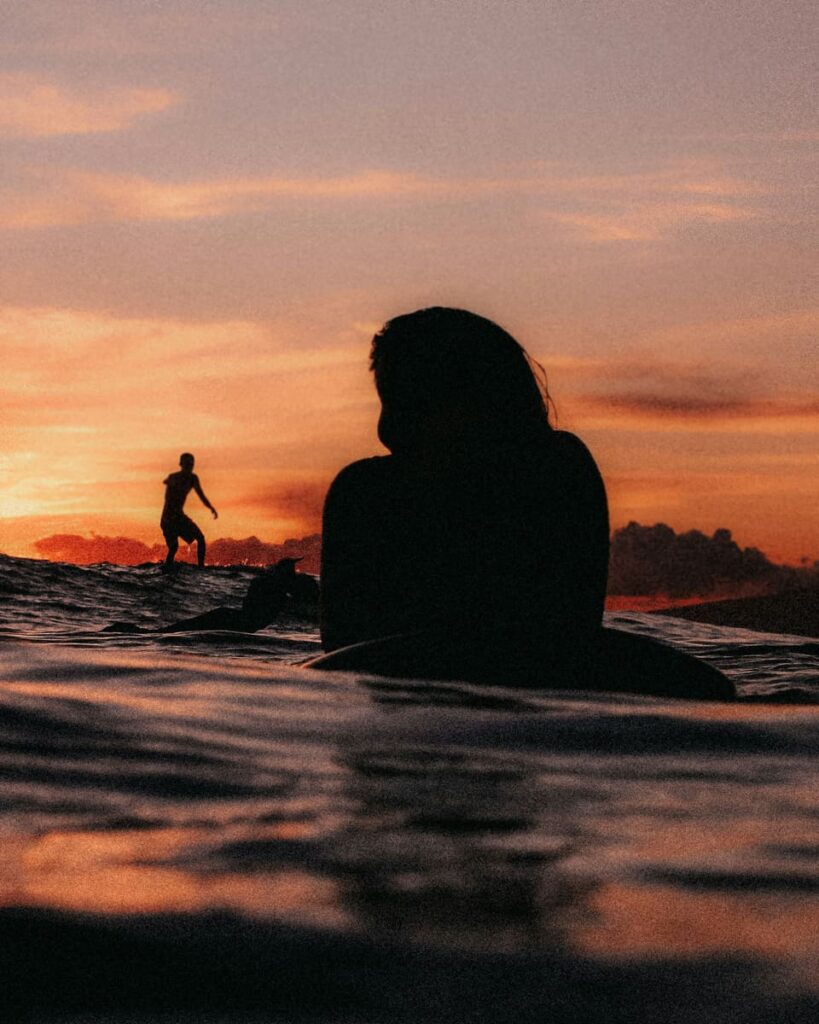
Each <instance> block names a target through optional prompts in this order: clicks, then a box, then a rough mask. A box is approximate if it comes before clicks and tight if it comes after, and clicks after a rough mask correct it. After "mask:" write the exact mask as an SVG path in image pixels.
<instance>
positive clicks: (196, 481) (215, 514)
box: [193, 476, 219, 519]
mask: <svg viewBox="0 0 819 1024" xmlns="http://www.w3.org/2000/svg"><path fill="white" fill-rule="evenodd" d="M193 489H194V490H195V491H196V493H197V495H198V496H199V500H200V501H201V502H202V504H203V505H204V506H205V508H209V509H210V511H211V515H212V516H213V518H214V519H218V518H219V513H218V512H217V511H216V509H215V508H214V507H213V505H211V503H210V502H209V501H208V499H207V497H206V496H205V492H204V491H203V490H202V485H201V484H200V483H199V477H198V476H194V478H193Z"/></svg>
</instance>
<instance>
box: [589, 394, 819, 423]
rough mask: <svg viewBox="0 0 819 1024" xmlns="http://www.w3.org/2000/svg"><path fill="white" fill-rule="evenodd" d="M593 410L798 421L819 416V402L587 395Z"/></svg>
mask: <svg viewBox="0 0 819 1024" xmlns="http://www.w3.org/2000/svg"><path fill="white" fill-rule="evenodd" d="M579 398H580V401H581V402H582V403H583V404H584V405H585V406H586V407H590V408H596V409H608V410H615V411H617V412H622V413H625V414H627V415H628V414H631V415H644V416H645V415H647V416H657V417H665V416H668V417H688V418H691V419H747V418H754V419H757V418H763V419H780V418H782V419H795V418H813V417H819V401H817V400H798V401H792V400H787V399H781V398H766V399H758V398H741V397H734V396H730V395H725V396H718V395H709V394H702V395H690V394H662V393H649V392H635V393H626V394H623V393H620V394H610V395H599V394H584V395H582V396H579Z"/></svg>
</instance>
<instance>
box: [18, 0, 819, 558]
mask: <svg viewBox="0 0 819 1024" xmlns="http://www.w3.org/2000/svg"><path fill="white" fill-rule="evenodd" d="M5 21H6V24H5V25H4V31H3V34H2V39H0V56H1V57H2V63H1V64H0V66H2V68H3V71H2V73H0V144H2V146H3V153H4V159H3V162H2V164H1V165H0V233H1V234H2V236H3V237H2V243H3V251H4V258H3V261H2V266H0V352H2V357H3V358H2V373H1V374H0V400H1V401H2V409H3V415H2V419H0V550H2V551H5V552H7V553H10V554H17V555H27V554H32V553H33V551H32V548H31V544H32V542H33V541H35V540H36V539H38V538H39V537H42V536H46V535H48V534H51V533H57V532H73V533H81V534H89V533H90V532H91V531H95V532H97V533H104V534H124V535H128V536H132V537H136V538H138V539H141V540H144V541H146V542H148V543H154V542H156V541H158V540H160V539H161V537H160V534H159V529H158V517H159V509H160V506H161V501H162V496H163V495H162V491H163V488H162V484H161V481H162V479H163V477H164V476H165V475H166V474H167V472H169V471H170V470H172V469H174V468H175V467H176V463H177V459H178V455H179V453H180V452H181V451H182V450H192V451H193V452H194V453H195V454H196V456H197V469H198V471H199V472H200V476H201V480H202V483H203V485H204V487H205V490H206V492H207V494H208V496H209V498H210V499H211V501H212V502H213V503H214V504H215V505H216V507H217V508H218V510H219V513H220V519H219V522H218V523H216V524H213V523H211V522H210V519H209V516H208V514H207V512H206V511H205V510H204V509H199V508H198V506H197V504H196V499H195V498H192V499H190V501H191V508H190V509H189V511H190V512H191V514H192V515H193V516H194V518H197V519H198V520H199V521H200V523H201V524H202V525H203V526H204V527H206V528H207V531H208V536H209V537H211V538H215V537H217V536H233V537H243V536H247V535H249V534H256V535H257V536H259V537H262V538H263V539H265V540H269V541H281V540H283V539H284V538H285V537H287V536H299V535H301V534H303V533H309V532H312V531H314V530H315V529H316V528H317V525H318V519H317V517H318V514H319V509H320V504H321V498H322V494H323V491H324V488H325V487H326V485H327V483H328V482H329V480H330V479H331V477H332V475H333V473H334V472H335V470H336V469H338V468H339V467H340V466H341V465H342V464H343V463H344V462H345V461H348V460H350V459H352V458H356V457H359V456H362V455H367V454H373V453H376V452H378V451H379V446H378V443H377V441H376V439H375V434H374V425H375V417H376V403H375V398H374V394H373V391H372V385H371V382H370V380H369V377H368V373H367V369H366V363H367V352H368V343H369V338H370V336H371V334H372V332H373V330H374V328H375V327H376V326H378V325H379V324H380V323H381V322H382V321H383V320H384V319H386V318H387V317H389V316H391V315H394V314H396V313H398V312H404V311H407V310H409V309H413V308H417V307H418V306H422V305H429V304H433V303H440V304H447V305H462V306H466V307H467V308H471V309H474V310H475V311H476V312H480V313H483V314H485V315H488V316H490V317H493V318H494V319H497V320H498V321H499V322H500V323H502V324H503V325H504V326H505V327H507V328H508V329H509V330H510V331H511V332H512V333H513V334H515V335H516V336H517V337H518V338H519V340H520V341H522V342H523V343H524V344H525V345H526V346H527V347H528V348H529V349H530V351H532V353H533V354H534V355H536V356H537V357H538V358H539V359H540V360H541V361H542V362H543V363H544V365H545V367H546V370H547V372H548V375H549V382H550V388H551V390H552V392H553V395H554V398H555V401H556V404H557V407H558V411H559V414H560V424H561V425H562V426H565V427H567V428H569V429H573V430H576V431H577V432H578V433H580V434H581V435H582V436H583V438H584V439H585V440H586V441H587V442H588V443H589V445H590V447H591V448H592V450H593V452H594V453H595V455H596V456H597V458H598V460H599V462H600V464H601V468H602V469H603V472H604V475H605V477H606V479H607V483H608V486H609V493H610V500H611V506H612V519H613V524H614V525H615V526H618V525H622V524H623V523H625V522H627V521H628V520H629V519H637V520H639V521H640V522H643V523H652V522H656V521H658V520H662V521H665V522H667V523H668V524H669V525H671V526H673V527H674V528H675V529H677V530H684V529H689V528H694V527H696V528H699V529H702V530H705V531H707V532H711V531H713V530H714V529H715V528H717V527H721V526H726V527H728V528H730V529H732V530H733V532H734V535H735V538H736V539H737V541H738V542H739V543H740V544H742V545H749V544H753V545H756V546H759V547H761V548H763V550H765V551H766V552H767V553H768V554H769V555H770V556H771V557H772V558H774V559H783V560H790V561H794V560H797V559H799V558H800V557H801V556H803V555H808V556H810V557H811V558H817V557H819V511H817V508H819V502H817V500H816V496H817V492H819V393H818V392H817V373H816V351H817V347H816V328H817V322H819V311H817V306H816V304H815V294H816V288H815V252H814V249H815V239H816V206H815V192H813V191H811V188H810V186H811V184H812V180H811V177H810V169H811V167H812V166H815V163H814V164H812V162H811V161H812V160H814V158H815V153H814V151H815V143H816V140H817V138H819V133H818V132H817V130H816V126H815V122H813V121H812V120H811V118H812V117H813V116H814V112H813V109H812V108H813V100H812V97H813V96H814V95H815V84H816V83H815V81H812V79H811V68H812V61H813V54H814V52H815V50H814V46H813V45H812V43H811V38H812V37H814V36H815V28H816V15H815V10H814V5H813V4H812V3H811V4H808V3H803V2H801V0H788V2H787V3H786V2H784V0H783V2H781V3H771V2H770V0H765V2H764V3H763V2H762V0H759V2H755V0H743V2H740V0H726V2H725V3H723V4H719V5H694V7H693V8H691V7H690V5H678V4H670V3H668V4H666V3H664V2H660V3H658V2H656V0H651V2H649V0H628V2H626V0H600V2H599V3H597V4H594V5H572V4H561V3H543V2H542V0H538V2H534V0H532V2H528V0H523V2H521V3H519V4H518V3H516V4H514V5H509V4H503V3H487V2H482V3H479V2H477V0H465V2H464V3H459V4H452V5H441V4H438V3H433V2H431V0H419V2H418V3H415V4H412V5H409V4H399V3H396V4H394V5H391V4H383V3H376V2H375V0H357V2H356V0H352V2H351V3H349V4H344V5H335V4H330V3H328V2H324V0H299V2H298V3H297V2H295V0H283V2H281V3H275V4H272V3H271V4H267V3H259V4H253V5H249V4H244V3H239V2H238V0H208V2H206V3H203V2H201V0H199V2H196V3H194V2H188V0H169V2H167V3H162V4H159V3H140V4H133V5H123V4H119V3H114V2H105V0H78V2H77V3H76V4H72V17H71V18H70V19H67V18H66V17H65V8H64V5H63V4H61V3H58V2H56V0H55V2H32V3H30V4H25V5H22V4H21V5H15V9H14V10H13V11H12V12H11V13H9V14H8V15H7V16H6V17H5Z"/></svg>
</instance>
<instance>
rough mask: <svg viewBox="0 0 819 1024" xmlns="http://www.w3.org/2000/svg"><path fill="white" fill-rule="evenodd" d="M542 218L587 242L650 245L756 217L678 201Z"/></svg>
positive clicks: (743, 210) (723, 206)
mask: <svg viewBox="0 0 819 1024" xmlns="http://www.w3.org/2000/svg"><path fill="white" fill-rule="evenodd" d="M542 216H543V217H544V219H545V220H548V221H552V222H554V223H556V224H561V225H564V226H566V227H568V228H571V229H573V230H574V231H575V233H576V234H577V235H578V237H580V238H581V239H583V240H585V241H588V242H654V241H657V240H658V239H660V238H662V237H663V236H665V235H668V234H670V233H672V232H675V231H677V230H679V229H681V228H684V227H688V226H690V225H693V224H724V223H727V222H730V221H742V220H750V219H753V218H754V217H756V216H758V214H757V212H756V211H755V210H753V209H752V208H750V207H747V206H741V205H731V204H729V203H724V202H723V203H718V202H708V203H704V202H691V201H687V200H685V199H678V200H676V201H674V202H663V203H637V204H636V205H634V206H631V207H629V206H625V207H624V208H621V209H609V210H606V211H599V212H594V213H562V212H556V211H544V212H543V214H542Z"/></svg>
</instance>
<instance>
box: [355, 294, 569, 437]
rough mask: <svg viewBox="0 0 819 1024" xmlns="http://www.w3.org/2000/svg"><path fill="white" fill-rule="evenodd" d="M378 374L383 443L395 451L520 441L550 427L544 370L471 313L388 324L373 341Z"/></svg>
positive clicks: (436, 313) (440, 311) (414, 316)
mask: <svg viewBox="0 0 819 1024" xmlns="http://www.w3.org/2000/svg"><path fill="white" fill-rule="evenodd" d="M370 368H371V369H372V371H373V373H374V374H375V386H376V389H377V391H378V396H379V398H380V399H381V404H382V412H381V419H380V421H379V424H378V436H379V438H380V439H381V441H382V443H383V444H384V445H385V446H386V447H387V448H389V449H390V450H391V451H393V452H396V451H401V452H405V451H410V450H412V449H413V448H414V447H417V446H418V445H419V444H423V443H424V441H429V440H432V441H433V442H435V441H438V442H441V441H451V442H453V443H455V444H457V445H458V446H459V447H463V446H466V447H469V446H470V445H472V444H474V445H476V446H481V445H483V444H486V443H491V442H492V441H506V442H508V441H512V442H520V441H523V440H525V439H526V438H527V437H531V436H533V435H535V434H540V433H541V432H542V431H543V429H544V427H545V428H548V427H549V415H548V404H549V396H548V392H547V390H546V386H545V382H543V376H544V375H543V371H542V368H541V367H540V366H539V365H538V364H537V363H536V362H534V360H532V359H530V357H529V356H528V355H527V354H526V351H525V349H524V348H523V347H522V346H521V345H519V344H518V342H517V341H515V339H514V338H513V337H512V336H511V335H510V334H508V333H507V332H506V331H504V330H503V328H502V327H499V326H498V325H497V324H496V323H493V322H492V321H491V320H487V319H486V318H485V317H482V316H477V315H476V314H475V313H469V312H467V311H466V310H464V309H448V308H445V307H442V306H434V307H432V308H430V309H419V310H418V311H416V312H415V313H406V314H405V315H403V316H398V317H395V318H394V319H392V320H388V321H387V323H386V324H385V325H384V327H383V328H382V329H381V330H380V331H379V332H378V334H376V335H375V337H374V338H373V342H372V349H371V352H370Z"/></svg>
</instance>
